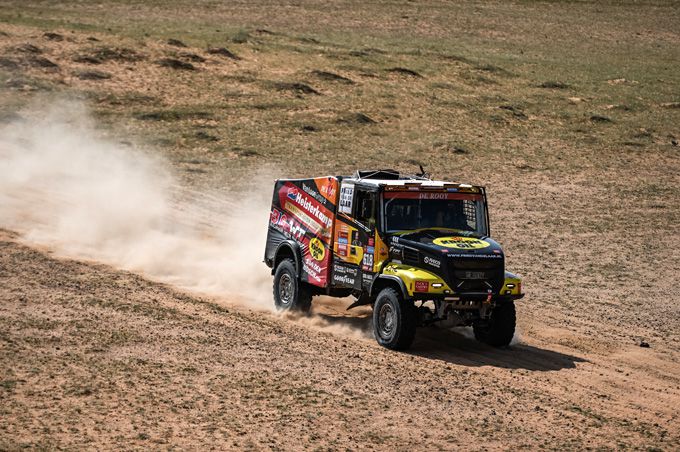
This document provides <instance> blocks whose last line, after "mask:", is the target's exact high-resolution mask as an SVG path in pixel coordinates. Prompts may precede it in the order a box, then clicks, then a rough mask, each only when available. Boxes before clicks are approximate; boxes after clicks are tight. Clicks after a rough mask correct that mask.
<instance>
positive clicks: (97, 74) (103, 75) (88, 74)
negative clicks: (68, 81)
mask: <svg viewBox="0 0 680 452" xmlns="http://www.w3.org/2000/svg"><path fill="white" fill-rule="evenodd" d="M76 77H78V78H79V79H80V80H108V79H110V78H111V74H109V73H108V72H102V71H82V72H77V73H76Z"/></svg>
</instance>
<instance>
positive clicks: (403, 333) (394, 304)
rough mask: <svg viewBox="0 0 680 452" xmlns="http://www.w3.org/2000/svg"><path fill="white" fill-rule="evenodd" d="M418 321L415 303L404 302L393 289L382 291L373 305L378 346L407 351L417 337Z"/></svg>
mask: <svg viewBox="0 0 680 452" xmlns="http://www.w3.org/2000/svg"><path fill="white" fill-rule="evenodd" d="M416 320H417V312H416V308H415V306H414V305H413V303H411V302H408V301H406V302H405V301H403V300H402V297H401V295H400V294H399V292H397V291H396V290H394V289H393V288H391V287H387V288H385V289H383V290H381V291H380V293H379V294H378V298H377V299H376V300H375V304H374V305H373V334H374V335H375V339H376V340H377V341H378V344H380V345H382V346H383V347H387V348H389V349H392V350H406V349H407V348H409V347H410V346H411V344H412V343H413V339H414V337H415V335H416Z"/></svg>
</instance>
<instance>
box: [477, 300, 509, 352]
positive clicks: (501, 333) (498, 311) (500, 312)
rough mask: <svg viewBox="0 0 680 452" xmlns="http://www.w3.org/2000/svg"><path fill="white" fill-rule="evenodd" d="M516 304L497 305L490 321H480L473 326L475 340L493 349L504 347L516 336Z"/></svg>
mask: <svg viewBox="0 0 680 452" xmlns="http://www.w3.org/2000/svg"><path fill="white" fill-rule="evenodd" d="M515 322H516V318H515V303H514V302H513V301H512V300H511V301H508V302H505V303H502V304H499V305H497V306H496V307H495V308H493V311H492V312H491V318H490V319H489V320H488V321H482V320H479V321H477V322H475V323H474V324H473V325H472V329H473V330H474V332H475V339H477V340H478V341H480V342H484V343H485V344H488V345H491V346H493V347H503V346H506V345H508V344H510V342H511V341H512V337H513V336H514V335H515Z"/></svg>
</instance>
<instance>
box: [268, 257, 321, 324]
mask: <svg viewBox="0 0 680 452" xmlns="http://www.w3.org/2000/svg"><path fill="white" fill-rule="evenodd" d="M274 304H275V305H276V308H277V309H281V310H291V311H303V312H307V311H309V308H310V307H311V306H312V292H311V290H309V287H307V285H306V284H305V283H304V282H302V281H300V279H299V278H298V277H297V276H295V262H294V261H293V260H292V259H283V260H282V261H281V263H279V265H278V267H276V272H275V273H274Z"/></svg>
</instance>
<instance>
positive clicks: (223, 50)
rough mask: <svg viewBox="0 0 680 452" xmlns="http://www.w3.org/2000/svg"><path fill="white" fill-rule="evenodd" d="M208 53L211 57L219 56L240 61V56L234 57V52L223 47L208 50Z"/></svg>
mask: <svg viewBox="0 0 680 452" xmlns="http://www.w3.org/2000/svg"><path fill="white" fill-rule="evenodd" d="M208 53H209V54H211V55H219V56H223V57H226V58H230V59H232V60H237V61H238V60H240V59H241V57H240V56H238V55H236V54H235V53H234V52H232V51H231V50H229V49H226V48H224V47H216V48H210V49H208Z"/></svg>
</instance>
